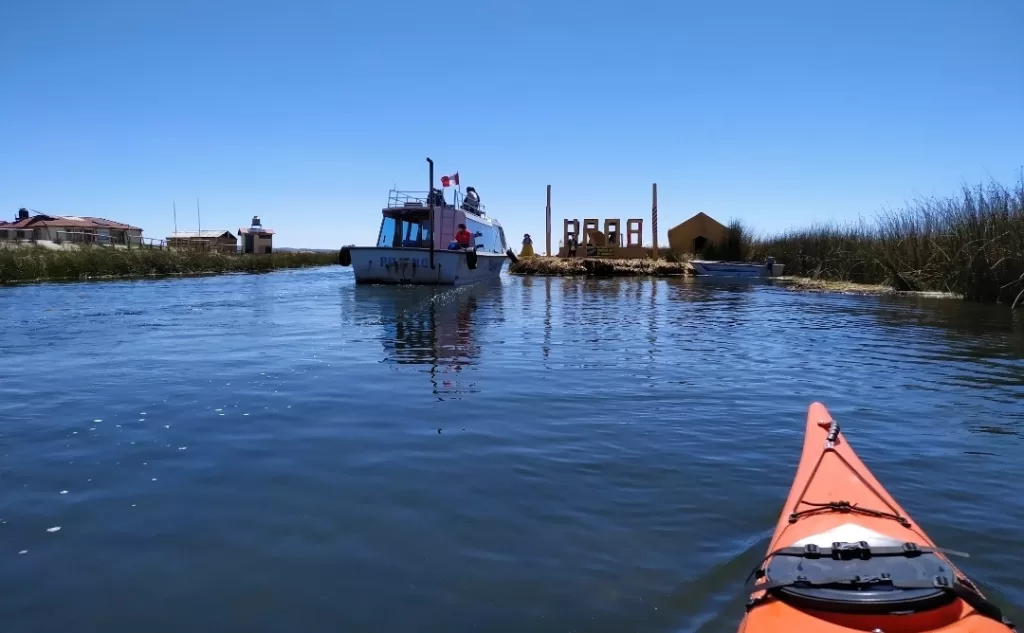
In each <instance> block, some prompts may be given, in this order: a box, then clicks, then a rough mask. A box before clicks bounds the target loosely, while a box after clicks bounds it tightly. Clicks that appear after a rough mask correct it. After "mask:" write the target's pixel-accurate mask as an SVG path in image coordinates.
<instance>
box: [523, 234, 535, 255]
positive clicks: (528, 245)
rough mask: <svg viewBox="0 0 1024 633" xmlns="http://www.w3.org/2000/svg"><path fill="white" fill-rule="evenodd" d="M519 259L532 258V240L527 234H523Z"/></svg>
mask: <svg viewBox="0 0 1024 633" xmlns="http://www.w3.org/2000/svg"><path fill="white" fill-rule="evenodd" d="M519 256H520V257H533V256H534V253H533V238H532V237H530V234H529V233H524V234H523V250H521V251H520V252H519Z"/></svg>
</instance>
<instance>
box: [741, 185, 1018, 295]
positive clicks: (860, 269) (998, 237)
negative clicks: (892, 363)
mask: <svg viewBox="0 0 1024 633" xmlns="http://www.w3.org/2000/svg"><path fill="white" fill-rule="evenodd" d="M731 232H732V233H733V239H732V240H730V245H729V248H728V250H729V251H730V253H729V254H730V255H733V256H735V257H736V258H737V259H754V260H762V259H763V258H764V257H767V256H768V255H772V256H774V257H775V259H776V261H778V262H779V263H782V264H785V265H786V274H787V275H793V276H798V277H807V278H810V279H813V280H817V281H829V282H848V283H856V284H869V285H881V286H885V287H888V288H892V289H893V290H895V291H922V292H941V293H949V294H952V295H958V296H960V297H963V298H964V299H968V300H972V301H984V302H1001V303H1006V304H1010V305H1013V304H1014V302H1017V304H1018V305H1024V178H1022V179H1021V180H1020V181H1018V182H1017V183H1016V184H1015V185H1014V186H1012V187H1006V186H1004V185H1002V184H1000V183H997V182H990V183H989V184H987V185H979V186H977V187H973V188H970V187H964V188H963V189H962V190H961V192H960V193H959V194H958V195H955V196H951V197H948V198H927V199H920V200H917V201H914V202H913V203H911V204H908V205H906V206H904V207H902V208H900V209H896V210H887V211H884V212H882V213H879V214H878V215H877V216H876V217H875V218H873V219H868V220H861V221H858V222H856V223H852V224H846V225H839V224H820V225H816V226H811V227H808V228H805V229H796V230H791V231H787V232H784V233H780V234H777V235H769V236H764V237H761V236H752V235H749V234H748V233H747V232H746V231H744V230H743V228H742V226H739V225H735V224H734V225H733V229H732V231H731Z"/></svg>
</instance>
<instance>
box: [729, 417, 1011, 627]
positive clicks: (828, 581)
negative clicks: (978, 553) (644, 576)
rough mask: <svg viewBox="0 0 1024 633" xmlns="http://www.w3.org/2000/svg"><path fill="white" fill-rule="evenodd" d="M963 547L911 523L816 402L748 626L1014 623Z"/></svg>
mask: <svg viewBox="0 0 1024 633" xmlns="http://www.w3.org/2000/svg"><path fill="white" fill-rule="evenodd" d="M957 554H959V553H958V552H953V551H950V550H944V549H939V548H938V547H937V546H936V545H935V543H934V542H932V540H931V539H930V538H928V535H927V534H925V533H924V530H922V529H921V527H920V526H918V525H917V524H915V523H914V522H913V521H911V519H910V517H909V516H907V513H906V512H905V511H904V510H903V508H901V507H900V505H899V504H898V503H896V500H895V499H893V498H892V496H891V495H890V494H889V493H888V492H886V490H885V488H883V487H882V485H881V484H880V483H878V480H877V479H875V477H874V475H872V474H871V471H869V470H868V468H867V466H865V465H864V464H863V462H861V461H860V459H859V458H858V457H857V454H856V453H854V452H853V449H852V448H850V445H849V444H848V443H847V441H846V437H845V436H844V435H843V434H842V433H841V432H840V430H839V423H838V422H836V421H835V420H833V419H832V416H831V415H829V412H828V410H827V409H825V407H824V405H822V404H820V403H817V402H815V403H813V404H812V405H811V406H810V408H809V409H808V411H807V430H806V432H805V436H804V448H803V453H802V454H801V456H800V464H799V466H798V467H797V471H796V477H795V478H794V480H793V487H792V488H791V489H790V492H789V498H788V499H787V500H786V505H785V507H784V508H783V511H782V516H780V517H779V523H778V525H777V526H776V527H775V534H774V535H773V536H772V540H771V544H770V545H769V546H768V555H767V556H766V557H765V559H764V561H763V562H762V563H761V564H760V565H758V567H757V569H755V570H754V572H753V574H752V576H754V577H755V578H756V581H755V584H754V590H753V593H752V594H751V596H750V600H749V601H748V603H747V612H746V614H745V615H744V617H743V621H742V622H741V623H740V627H739V631H740V633H804V632H806V633H811V632H820V633H839V632H853V631H857V632H864V633H867V632H872V631H874V632H878V633H918V632H939V631H941V632H942V633H1008V632H1011V631H1015V630H1016V629H1014V628H1013V624H1011V623H1010V622H1009V621H1008V620H1006V618H1004V617H1003V614H1002V612H1001V611H1000V609H999V607H997V606H996V605H994V604H993V603H992V602H990V601H989V600H988V599H987V598H985V596H984V595H982V593H981V592H980V591H979V590H978V588H977V587H976V586H975V585H974V584H973V583H972V582H971V581H970V579H968V578H967V577H966V576H964V575H963V573H961V572H960V571H959V570H958V569H957V568H956V567H955V566H953V564H952V563H951V562H950V561H949V556H952V555H957ZM961 555H962V554H961Z"/></svg>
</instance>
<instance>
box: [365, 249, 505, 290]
mask: <svg viewBox="0 0 1024 633" xmlns="http://www.w3.org/2000/svg"><path fill="white" fill-rule="evenodd" d="M349 253H350V254H351V257H352V272H353V273H354V274H355V278H356V283H357V284H395V285H399V284H401V285H423V286H464V285H467V284H472V283H477V282H481V281H492V280H495V279H498V278H499V277H500V276H501V270H502V268H503V267H504V264H505V260H506V259H507V256H506V255H504V254H499V253H481V252H479V251H478V252H477V265H476V268H470V267H469V265H468V263H467V261H466V259H467V257H466V255H467V254H466V252H465V251H461V250H459V251H447V250H446V251H434V268H433V269H431V267H430V250H429V249H426V248H423V249H418V248H407V249H394V248H378V247H351V248H349Z"/></svg>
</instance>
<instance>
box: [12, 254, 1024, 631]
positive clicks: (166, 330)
mask: <svg viewBox="0 0 1024 633" xmlns="http://www.w3.org/2000/svg"><path fill="white" fill-rule="evenodd" d="M0 323H3V326H4V328H3V335H2V338H0V421H2V422H3V424H2V426H0V474H2V477H0V519H2V523H0V560H2V564H0V595H3V600H2V601H0V623H2V629H3V631H4V632H5V633H21V632H29V631H33V632H34V631H40V632H49V631H75V632H76V633H79V632H91V631H97V632H100V631H102V632H104V633H111V632H128V631H143V630H144V631H149V632H162V631H217V632H229V631H230V632H233V631H303V632H310V631H332V632H336V631H345V632H350V631H351V632H355V631H374V632H376V631H426V632H431V633H433V632H438V633H440V632H445V633H451V632H459V631H516V632H521V631H532V632H534V633H545V632H561V633H568V632H573V631H577V632H592V631H594V632H602V631H609V632H610V631H616V632H621V631H638V632H659V633H660V632H669V631H702V632H712V631H715V632H718V631H722V632H726V631H728V632H731V631H734V630H735V627H736V624H737V623H738V621H739V619H740V616H741V615H742V612H743V603H744V600H745V598H746V595H747V592H748V588H745V587H744V586H743V581H744V578H745V577H746V574H747V573H748V571H749V570H750V568H751V567H752V566H753V565H755V564H756V563H757V562H758V561H759V560H760V558H761V556H762V555H763V554H764V551H765V548H766V546H767V539H768V537H769V535H770V532H771V529H772V527H773V526H774V523H775V521H776V520H777V518H778V515H779V512H780V511H781V504H782V502H783V500H784V498H785V495H786V493H787V492H788V490H789V486H790V483H791V481H792V476H793V472H794V468H795V462H796V459H797V457H798V455H799V452H800V446H801V441H802V432H803V423H804V415H805V413H806V409H807V405H808V404H809V403H810V402H812V401H814V400H820V401H822V402H824V403H825V404H826V406H828V407H829V408H830V410H831V411H832V413H833V414H834V415H835V416H836V418H837V419H838V420H840V421H841V423H842V424H843V429H844V431H845V432H846V433H847V434H848V437H849V438H850V441H851V443H852V444H853V446H854V448H855V449H856V450H857V451H858V452H859V453H860V455H861V456H862V457H863V458H864V460H865V462H866V463H867V464H868V465H869V467H871V468H872V469H873V470H874V472H875V474H876V475H878V477H879V478H880V479H881V481H882V482H883V484H885V485H886V486H887V487H888V488H889V489H890V490H891V491H892V492H893V493H894V495H895V496H896V497H897V499H898V500H899V501H900V502H901V503H902V504H903V505H904V506H905V507H906V508H907V510H908V512H910V514H911V515H912V517H914V518H916V519H917V520H918V521H920V522H921V523H922V524H923V526H924V527H925V529H926V530H927V531H928V532H929V533H930V535H931V536H932V537H934V538H936V540H938V541H939V542H940V544H948V545H949V546H953V547H956V548H957V549H965V550H968V551H970V552H971V553H972V557H971V558H970V559H968V560H966V561H964V562H963V567H964V569H965V571H967V572H968V573H971V574H973V575H975V577H976V579H977V580H978V581H979V582H980V584H981V585H982V587H983V588H984V589H985V590H987V591H988V592H989V593H990V595H992V597H994V598H996V599H997V600H999V601H1001V602H1003V604H1004V606H1006V607H1008V608H1007V611H1008V613H1009V615H1010V616H1011V617H1015V619H1017V620H1018V621H1019V620H1021V619H1024V618H1022V617H1021V611H1020V610H1019V608H1017V607H1015V606H1013V605H1017V606H1019V605H1024V575H1022V574H1021V569H1024V539H1022V538H1021V531H1020V530H1021V526H1022V525H1024V494H1022V492H1021V491H1022V489H1024V467H1022V466H1021V454H1022V451H1024V438H1022V434H1024V322H1022V317H1021V316H1019V315H1018V316H1016V317H1015V316H1014V315H1013V314H1011V313H1010V311H1009V310H1007V309H1006V308H1005V306H1004V307H994V306H977V305H968V304H963V303H959V302H953V301H944V300H915V299H896V298H870V297H846V296H835V295H818V294H799V293H792V292H786V291H784V290H780V289H777V288H772V287H769V286H750V285H728V284H720V283H719V284H714V283H707V282H700V281H694V280H660V281H651V280H642V281H640V280H601V281H594V280H591V281H585V280H570V279H543V278H532V279H531V278H525V279H523V278H514V277H506V278H504V279H503V280H502V282H501V283H500V284H499V285H495V286H489V287H478V288H463V289H447V290H440V291H438V290H432V289H400V288H373V287H356V286H355V285H354V284H353V280H352V276H351V271H350V270H349V269H342V268H327V269H309V270H300V271H286V272H277V273H272V274H265V275H232V276H223V277H212V278H200V279H171V280H164V281H139V282H110V283H83V284H64V285H56V284H54V285H33V286H22V287H9V288H0ZM57 527H59V528H60V529H59V530H55V531H51V530H53V528H57ZM995 592H998V593H995Z"/></svg>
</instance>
